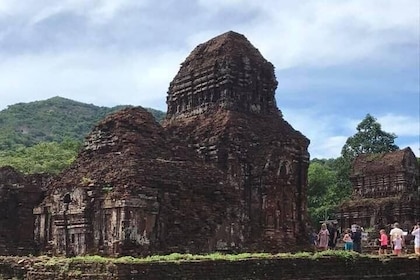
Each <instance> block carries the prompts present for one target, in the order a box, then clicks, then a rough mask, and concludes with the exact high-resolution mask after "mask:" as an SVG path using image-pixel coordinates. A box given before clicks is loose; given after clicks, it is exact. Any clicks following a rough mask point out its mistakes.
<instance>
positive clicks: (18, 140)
mask: <svg viewBox="0 0 420 280" xmlns="http://www.w3.org/2000/svg"><path fill="white" fill-rule="evenodd" d="M123 107H127V106H116V107H112V108H108V107H99V106H95V105H93V104H86V103H82V102H77V101H74V100H70V99H66V98H62V97H58V96H57V97H53V98H50V99H47V100H42V101H35V102H29V103H17V104H14V105H11V106H9V107H8V108H7V109H5V110H2V111H0V151H6V150H14V149H16V148H17V147H30V146H33V145H35V144H37V143H40V142H62V141H63V140H65V139H70V140H75V141H82V140H83V139H84V137H85V136H86V135H87V134H88V133H89V132H90V131H91V129H92V128H93V126H94V125H95V124H96V123H98V121H99V120H101V119H103V118H104V117H105V116H106V115H107V114H109V113H112V112H115V111H117V110H119V109H121V108H123ZM146 109H147V110H148V111H149V112H151V113H152V114H153V115H154V117H155V118H156V120H157V121H159V122H160V121H161V120H162V119H163V118H164V116H165V113H164V112H161V111H158V110H154V109H150V108H146Z"/></svg>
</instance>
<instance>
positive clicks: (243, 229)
mask: <svg viewBox="0 0 420 280" xmlns="http://www.w3.org/2000/svg"><path fill="white" fill-rule="evenodd" d="M276 87H277V81H276V78H275V76H274V67H273V65H272V64H271V63H269V62H268V61H267V60H265V59H264V58H263V57H262V55H261V54H260V52H259V51H258V50H257V49H256V48H255V47H253V46H252V45H251V43H250V42H249V41H248V40H247V39H246V38H245V37H244V36H243V35H241V34H238V33H235V32H227V33H225V34H222V35H220V36H218V37H216V38H213V39H211V40H209V41H208V42H206V43H204V44H201V45H199V46H197V47H196V48H195V49H194V50H193V51H192V53H191V54H190V55H189V56H188V57H187V58H186V60H185V61H184V62H183V63H182V66H181V69H180V70H179V72H178V74H177V75H176V76H175V78H174V80H173V81H172V82H171V85H170V87H169V92H168V98H167V103H168V115H167V118H166V120H165V122H164V124H163V126H164V128H165V129H166V130H167V131H168V132H169V133H171V134H172V135H173V136H174V137H178V138H181V139H185V140H186V142H187V143H188V146H190V147H192V148H194V149H195V150H196V152H197V154H198V155H200V157H201V158H202V159H203V160H204V161H205V162H207V163H209V164H211V165H213V166H216V167H217V168H219V169H220V170H223V171H224V172H225V174H226V178H227V183H228V184H229V185H230V186H233V187H234V188H235V190H236V191H237V192H238V194H239V196H240V202H239V206H238V208H237V211H238V216H239V217H241V219H240V220H238V221H237V222H236V223H235V224H237V225H241V226H240V227H235V228H232V229H231V230H232V231H233V232H234V235H237V236H243V241H242V242H241V244H240V246H245V247H248V248H255V249H256V250H258V249H259V250H261V249H265V250H270V249H271V248H272V249H273V250H278V248H279V247H281V246H283V245H286V244H289V245H290V244H296V237H297V236H299V234H304V232H305V215H306V185H307V168H308V161H309V154H308V152H307V147H308V145H309V141H308V139H307V138H305V137H304V136H303V135H302V134H301V133H300V132H298V131H296V130H294V129H293V128H292V127H291V126H290V125H289V124H288V123H287V122H286V121H285V120H284V119H283V118H282V114H281V112H280V111H279V109H278V108H277V106H276V101H275V98H274V94H275V89H276ZM237 245H238V244H237Z"/></svg>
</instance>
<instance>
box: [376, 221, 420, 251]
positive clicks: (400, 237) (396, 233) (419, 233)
mask: <svg viewBox="0 0 420 280" xmlns="http://www.w3.org/2000/svg"><path fill="white" fill-rule="evenodd" d="M379 234H380V236H379V239H378V241H379V251H378V254H379V255H386V254H387V253H388V252H387V250H388V245H391V249H392V253H393V254H394V255H397V256H399V255H401V253H402V249H403V247H404V246H405V236H406V234H407V233H404V231H403V230H402V229H401V228H400V225H399V224H398V223H394V225H393V228H392V229H391V231H390V232H389V238H388V234H387V233H386V231H385V230H384V229H381V230H380V231H379ZM411 236H413V237H414V253H415V254H416V255H420V223H417V224H416V225H414V227H413V229H412V230H411Z"/></svg>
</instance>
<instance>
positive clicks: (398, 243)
mask: <svg viewBox="0 0 420 280" xmlns="http://www.w3.org/2000/svg"><path fill="white" fill-rule="evenodd" d="M402 243H403V239H402V236H401V235H397V237H396V238H395V239H394V242H393V244H394V254H395V255H397V256H399V255H401V251H402Z"/></svg>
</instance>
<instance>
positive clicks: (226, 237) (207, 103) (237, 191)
mask: <svg viewBox="0 0 420 280" xmlns="http://www.w3.org/2000/svg"><path fill="white" fill-rule="evenodd" d="M276 86H277V81H276V79H275V76H274V68H273V66H272V65H271V64H270V63H269V62H267V61H266V60H265V59H264V58H263V57H262V56H261V54H260V53H259V51H258V50H257V49H255V48H254V47H253V46H252V45H251V44H250V42H249V41H248V40H247V39H246V38H245V37H244V36H243V35H240V34H237V33H235V32H228V33H225V34H222V35H220V36H218V37H216V38H213V39H211V40H210V41H208V42H206V43H204V44H201V45H199V46H198V47H197V48H196V49H195V50H194V51H193V52H192V53H191V54H190V56H188V57H187V59H186V61H185V62H184V63H183V64H182V66H181V69H180V70H179V72H178V74H177V75H176V77H175V78H174V80H173V82H172V83H171V84H170V87H169V92H168V99H167V103H168V114H167V118H166V120H165V122H164V124H163V127H162V126H160V125H159V124H158V123H156V122H155V121H154V120H153V118H152V116H151V115H150V114H149V113H147V112H146V111H145V110H143V109H142V108H131V109H126V110H123V111H120V112H118V113H115V114H113V115H111V116H109V117H107V118H106V119H105V120H104V121H102V122H101V123H100V124H99V125H98V126H97V127H96V128H95V129H94V130H93V132H92V133H91V134H90V135H89V136H88V137H87V139H86V143H85V147H84V149H83V151H82V152H81V153H80V154H79V156H78V158H77V160H76V162H75V163H74V164H73V165H72V167H71V168H69V169H68V170H66V171H65V172H64V173H62V174H61V176H60V179H58V180H56V181H54V182H53V183H52V184H51V185H50V186H49V191H48V194H47V197H46V199H45V200H44V201H43V203H42V204H41V205H40V206H39V207H37V208H36V209H35V210H34V213H35V214H36V230H35V232H36V240H37V242H38V243H39V244H40V246H41V247H42V248H43V250H44V251H46V250H51V252H52V253H55V254H76V255H79V254H86V253H102V254H108V255H121V254H143V255H144V254H149V253H159V252H195V253H197V252H210V251H215V250H233V251H243V250H251V251H261V250H272V251H276V252H277V251H280V250H282V249H283V247H287V250H290V247H291V246H294V245H299V244H302V243H303V244H305V243H306V242H307V238H306V236H305V225H306V185H307V168H308V161H309V154H308V152H307V147H308V144H309V140H308V139H306V138H305V137H304V136H303V135H302V134H301V133H300V132H298V131H296V130H294V129H293V128H292V127H291V126H290V125H289V124H288V123H287V122H286V121H285V120H284V119H283V118H282V115H281V113H280V111H279V110H278V109H277V107H276V102H275V99H274V94H275V92H274V91H275V89H276Z"/></svg>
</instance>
